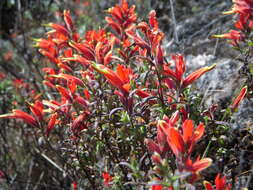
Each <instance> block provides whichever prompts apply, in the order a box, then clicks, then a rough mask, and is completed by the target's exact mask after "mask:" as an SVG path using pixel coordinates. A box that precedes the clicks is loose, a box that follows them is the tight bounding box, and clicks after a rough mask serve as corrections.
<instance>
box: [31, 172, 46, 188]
mask: <svg viewBox="0 0 253 190" xmlns="http://www.w3.org/2000/svg"><path fill="white" fill-rule="evenodd" d="M44 174H45V173H44V171H43V172H42V173H41V174H40V177H39V180H38V182H37V184H36V185H35V187H34V188H33V190H37V188H38V186H39V184H40V181H41V180H42V178H43V177H44Z"/></svg>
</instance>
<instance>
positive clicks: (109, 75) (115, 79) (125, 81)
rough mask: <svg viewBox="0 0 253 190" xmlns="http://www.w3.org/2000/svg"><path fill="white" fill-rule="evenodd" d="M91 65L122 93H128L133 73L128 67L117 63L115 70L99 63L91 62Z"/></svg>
mask: <svg viewBox="0 0 253 190" xmlns="http://www.w3.org/2000/svg"><path fill="white" fill-rule="evenodd" d="M92 67H93V68H94V69H95V70H96V71H98V72H99V73H101V74H103V75H104V76H105V78H106V79H107V80H108V81H109V82H110V83H111V84H112V85H113V86H115V87H116V88H118V89H119V90H120V91H121V92H122V93H123V94H128V93H129V91H130V88H131V86H130V82H131V80H132V79H133V77H134V75H133V72H132V70H131V69H130V68H126V67H125V66H124V65H120V64H118V66H117V70H116V72H114V71H113V70H111V69H109V68H108V67H106V66H104V65H101V64H95V63H94V64H92Z"/></svg>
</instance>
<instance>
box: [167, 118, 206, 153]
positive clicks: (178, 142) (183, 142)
mask: <svg viewBox="0 0 253 190" xmlns="http://www.w3.org/2000/svg"><path fill="white" fill-rule="evenodd" d="M182 130H183V135H181V133H180V132H179V131H178V130H177V129H176V128H174V127H170V128H169V130H168V131H167V142H168V144H169V145H170V148H171V150H172V152H173V153H174V154H175V156H176V157H177V158H178V157H179V156H180V155H183V154H184V153H188V154H189V153H191V152H192V150H193V147H194V145H195V143H196V142H197V141H198V140H199V139H200V138H201V137H202V136H203V134H204V131H205V127H204V125H203V124H202V123H201V124H199V125H198V127H197V128H196V129H194V125H193V121H192V120H185V121H184V123H183V125H182Z"/></svg>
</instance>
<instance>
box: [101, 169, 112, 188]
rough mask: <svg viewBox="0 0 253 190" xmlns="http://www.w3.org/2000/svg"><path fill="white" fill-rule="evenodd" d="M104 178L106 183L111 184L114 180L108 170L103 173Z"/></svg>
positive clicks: (106, 184)
mask: <svg viewBox="0 0 253 190" xmlns="http://www.w3.org/2000/svg"><path fill="white" fill-rule="evenodd" d="M102 176H103V179H104V185H105V186H109V185H110V182H112V176H110V174H109V173H108V172H103V173H102Z"/></svg>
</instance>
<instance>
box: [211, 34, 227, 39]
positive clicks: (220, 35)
mask: <svg viewBox="0 0 253 190" xmlns="http://www.w3.org/2000/svg"><path fill="white" fill-rule="evenodd" d="M211 38H224V34H215V35H212V36H211Z"/></svg>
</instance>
